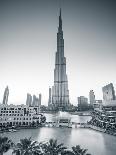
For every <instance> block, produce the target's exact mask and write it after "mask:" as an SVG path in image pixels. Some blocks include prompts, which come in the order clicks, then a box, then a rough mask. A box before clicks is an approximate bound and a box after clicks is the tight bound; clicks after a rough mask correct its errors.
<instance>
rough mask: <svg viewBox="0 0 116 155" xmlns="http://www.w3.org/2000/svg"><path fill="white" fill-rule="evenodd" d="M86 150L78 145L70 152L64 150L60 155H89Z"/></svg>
mask: <svg viewBox="0 0 116 155" xmlns="http://www.w3.org/2000/svg"><path fill="white" fill-rule="evenodd" d="M86 152H87V149H82V148H81V147H80V145H76V146H75V147H74V146H73V147H72V150H66V151H65V152H63V153H62V154H61V155H91V154H89V153H87V154H86Z"/></svg>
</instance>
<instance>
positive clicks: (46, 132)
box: [4, 113, 116, 155]
mask: <svg viewBox="0 0 116 155" xmlns="http://www.w3.org/2000/svg"><path fill="white" fill-rule="evenodd" d="M68 115H69V114H68ZM46 116H47V121H53V120H55V119H57V117H59V113H57V114H46ZM70 117H71V121H74V122H86V121H88V120H89V119H90V116H77V115H70ZM4 135H5V136H8V137H9V138H10V139H12V140H13V141H14V142H19V140H20V139H21V138H24V137H32V139H33V140H37V141H46V140H49V139H50V138H56V139H58V142H60V143H64V144H65V145H66V146H68V147H69V148H71V146H75V145H81V146H82V147H84V148H87V149H88V150H89V151H88V152H89V153H91V154H92V155H115V154H116V137H114V136H111V135H107V134H104V133H101V132H97V131H94V130H89V129H81V128H77V129H71V128H49V127H43V128H39V129H22V130H19V131H17V132H14V133H4Z"/></svg>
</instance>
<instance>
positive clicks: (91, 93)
mask: <svg viewBox="0 0 116 155" xmlns="http://www.w3.org/2000/svg"><path fill="white" fill-rule="evenodd" d="M89 102H90V105H93V104H94V103H95V94H94V91H93V90H90V92H89Z"/></svg>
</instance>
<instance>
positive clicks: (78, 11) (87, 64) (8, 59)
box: [0, 0, 116, 104]
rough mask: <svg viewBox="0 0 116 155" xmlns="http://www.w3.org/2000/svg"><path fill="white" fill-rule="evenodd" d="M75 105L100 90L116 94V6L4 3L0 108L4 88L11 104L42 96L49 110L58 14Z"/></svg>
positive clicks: (63, 0)
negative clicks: (28, 96)
mask: <svg viewBox="0 0 116 155" xmlns="http://www.w3.org/2000/svg"><path fill="white" fill-rule="evenodd" d="M60 6H61V7H62V18H63V31H64V41H65V45H64V46H65V47H64V49H65V56H66V58H67V75H68V81H69V91H70V92H69V93H70V100H71V103H73V104H76V103H77V96H80V95H83V96H86V97H88V94H89V90H90V89H93V90H94V92H95V95H96V99H102V86H104V85H106V84H108V83H110V82H112V83H113V84H114V86H115V90H116V1H115V0H60V1H59V0H0V102H2V98H3V93H4V89H5V87H6V85H8V86H9V89H10V96H9V103H14V104H22V103H25V101H26V94H27V92H28V93H31V94H32V95H33V94H35V95H38V94H39V93H42V103H43V104H47V101H48V89H49V86H52V85H53V80H54V77H53V75H54V67H55V66H54V63H55V52H56V47H57V46H56V45H57V44H56V34H57V28H58V16H59V8H60Z"/></svg>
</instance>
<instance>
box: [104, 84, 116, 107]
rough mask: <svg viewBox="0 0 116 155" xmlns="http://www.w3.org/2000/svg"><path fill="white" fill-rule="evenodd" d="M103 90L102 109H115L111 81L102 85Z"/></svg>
mask: <svg viewBox="0 0 116 155" xmlns="http://www.w3.org/2000/svg"><path fill="white" fill-rule="evenodd" d="M102 91H103V109H105V110H116V98H115V90H114V86H113V84H112V83H110V84H108V85H106V86H104V87H103V88H102Z"/></svg>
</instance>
